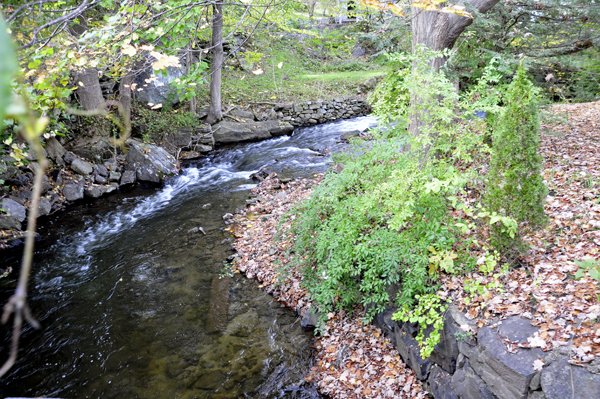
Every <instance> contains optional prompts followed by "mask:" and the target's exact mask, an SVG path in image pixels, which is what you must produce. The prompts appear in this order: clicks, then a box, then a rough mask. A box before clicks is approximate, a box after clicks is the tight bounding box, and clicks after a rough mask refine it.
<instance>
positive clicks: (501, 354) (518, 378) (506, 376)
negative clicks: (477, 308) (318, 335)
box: [374, 306, 600, 399]
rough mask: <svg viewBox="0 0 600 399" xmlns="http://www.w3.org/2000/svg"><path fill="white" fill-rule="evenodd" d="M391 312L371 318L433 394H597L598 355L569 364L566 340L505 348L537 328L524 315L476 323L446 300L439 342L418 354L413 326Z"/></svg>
mask: <svg viewBox="0 0 600 399" xmlns="http://www.w3.org/2000/svg"><path fill="white" fill-rule="evenodd" d="M393 313H394V309H388V310H386V311H385V312H383V313H381V314H379V315H378V316H377V317H376V318H375V320H374V324H375V325H376V326H378V327H379V328H381V329H382V330H383V331H384V332H385V334H386V335H387V336H388V337H389V338H390V342H392V343H393V344H394V345H395V346H396V347H397V349H398V352H399V353H400V355H401V356H402V359H403V360H404V362H405V363H406V364H407V365H408V366H409V367H410V368H411V369H412V370H414V371H415V374H416V376H417V377H418V378H419V379H420V380H422V381H423V382H424V383H425V385H426V387H427V389H428V391H429V392H430V393H431V395H432V396H433V397H434V398H435V399H567V398H600V361H598V360H595V361H593V362H591V363H589V364H587V365H577V364H572V363H570V362H569V359H570V351H571V348H569V347H567V346H565V347H559V348H557V349H554V350H551V351H546V352H545V351H542V350H541V349H540V348H523V347H515V346H516V345H510V346H511V348H512V349H511V351H510V352H509V351H508V350H507V348H508V346H509V345H508V343H519V344H527V342H528V340H527V339H528V338H529V337H533V336H534V334H535V333H536V332H539V328H538V327H535V326H533V325H531V320H529V319H523V318H521V317H519V316H512V317H509V318H507V319H505V320H497V321H496V322H495V323H494V324H492V325H489V326H484V327H481V328H478V327H477V325H475V323H474V322H473V321H471V320H468V319H467V318H466V317H465V315H464V314H462V313H461V312H460V311H459V310H458V309H457V308H456V307H453V306H451V307H450V308H449V310H448V311H447V312H446V315H445V320H444V321H445V323H444V329H443V331H442V334H441V340H440V343H439V344H438V345H437V346H436V347H435V349H434V351H433V353H432V355H431V356H430V357H429V358H427V359H423V358H421V356H420V353H419V345H418V343H417V341H416V340H415V336H416V335H417V333H418V330H417V326H416V325H413V324H410V323H402V322H396V321H393V320H392V314H393ZM467 326H468V327H469V329H468V330H465V327H467ZM467 331H475V333H474V334H473V333H470V332H467ZM540 360H541V361H542V362H543V363H540ZM534 362H536V363H537V364H538V365H539V364H541V365H543V367H541V368H540V367H536V364H534Z"/></svg>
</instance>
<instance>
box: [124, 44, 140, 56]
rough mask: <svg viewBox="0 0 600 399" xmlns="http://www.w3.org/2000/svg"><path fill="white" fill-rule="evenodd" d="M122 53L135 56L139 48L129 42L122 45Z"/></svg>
mask: <svg viewBox="0 0 600 399" xmlns="http://www.w3.org/2000/svg"><path fill="white" fill-rule="evenodd" d="M121 53H123V54H125V55H128V56H130V57H133V56H134V55H135V54H136V53H137V49H136V48H135V47H133V46H131V45H129V44H126V45H124V46H123V47H121Z"/></svg>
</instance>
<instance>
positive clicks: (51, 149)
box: [46, 137, 67, 162]
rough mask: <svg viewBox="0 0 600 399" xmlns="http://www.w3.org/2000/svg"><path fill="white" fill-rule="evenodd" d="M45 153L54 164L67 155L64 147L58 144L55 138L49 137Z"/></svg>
mask: <svg viewBox="0 0 600 399" xmlns="http://www.w3.org/2000/svg"><path fill="white" fill-rule="evenodd" d="M46 151H47V152H48V157H50V159H51V160H53V161H54V162H56V160H57V159H60V158H62V156H63V155H65V154H66V153H67V150H65V147H63V146H62V144H60V142H59V141H58V140H57V139H56V137H50V138H49V139H48V140H46Z"/></svg>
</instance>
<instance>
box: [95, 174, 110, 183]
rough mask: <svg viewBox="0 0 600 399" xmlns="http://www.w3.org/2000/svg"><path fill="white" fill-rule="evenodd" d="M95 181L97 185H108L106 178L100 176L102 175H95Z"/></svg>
mask: <svg viewBox="0 0 600 399" xmlns="http://www.w3.org/2000/svg"><path fill="white" fill-rule="evenodd" d="M94 181H95V182H96V183H97V184H106V183H108V179H107V178H106V177H104V176H100V175H95V176H94Z"/></svg>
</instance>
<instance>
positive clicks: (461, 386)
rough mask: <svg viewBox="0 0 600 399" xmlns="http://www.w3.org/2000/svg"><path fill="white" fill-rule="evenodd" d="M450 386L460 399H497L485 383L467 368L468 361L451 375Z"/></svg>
mask: <svg viewBox="0 0 600 399" xmlns="http://www.w3.org/2000/svg"><path fill="white" fill-rule="evenodd" d="M450 385H451V386H452V390H453V392H454V393H455V394H456V395H457V396H458V397H459V398H461V399H497V397H496V395H494V394H493V393H492V392H491V391H490V389H489V388H488V386H487V385H486V384H485V382H484V381H483V380H482V379H481V378H480V377H479V376H478V375H477V374H475V372H474V371H473V369H472V368H471V367H469V361H468V359H466V360H465V362H464V363H463V364H462V365H461V367H460V368H458V369H457V370H456V372H455V373H454V375H452V380H451V383H450Z"/></svg>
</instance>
